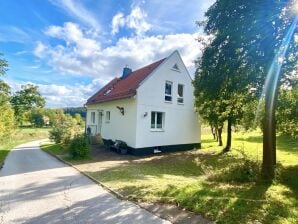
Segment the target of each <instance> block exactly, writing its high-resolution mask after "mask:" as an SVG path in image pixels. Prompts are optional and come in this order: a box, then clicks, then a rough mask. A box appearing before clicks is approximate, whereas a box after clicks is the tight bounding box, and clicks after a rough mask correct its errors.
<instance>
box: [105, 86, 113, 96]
mask: <svg viewBox="0 0 298 224" xmlns="http://www.w3.org/2000/svg"><path fill="white" fill-rule="evenodd" d="M112 90H113V87H111V88H109V89H108V90H107V91H105V92H104V94H103V95H104V96H107V95H109V94H110V92H112Z"/></svg>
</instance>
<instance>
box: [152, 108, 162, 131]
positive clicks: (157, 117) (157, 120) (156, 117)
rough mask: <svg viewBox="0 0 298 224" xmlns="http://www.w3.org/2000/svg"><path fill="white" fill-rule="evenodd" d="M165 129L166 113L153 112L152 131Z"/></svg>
mask: <svg viewBox="0 0 298 224" xmlns="http://www.w3.org/2000/svg"><path fill="white" fill-rule="evenodd" d="M163 128H164V113H163V112H154V111H152V112H151V129H163Z"/></svg>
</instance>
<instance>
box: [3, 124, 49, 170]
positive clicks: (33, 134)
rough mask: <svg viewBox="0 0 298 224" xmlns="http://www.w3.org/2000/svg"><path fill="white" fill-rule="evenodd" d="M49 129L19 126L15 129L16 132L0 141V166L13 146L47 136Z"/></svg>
mask: <svg viewBox="0 0 298 224" xmlns="http://www.w3.org/2000/svg"><path fill="white" fill-rule="evenodd" d="M48 132H49V129H47V128H19V129H17V130H16V133H15V134H14V135H13V136H12V137H10V138H8V139H5V140H2V141H1V142H0V167H1V166H2V164H3V163H4V160H5V158H6V156H7V155H8V153H9V151H10V150H11V149H13V148H14V147H15V146H17V145H19V144H22V143H25V142H29V141H34V140H38V139H43V138H47V137H48Z"/></svg>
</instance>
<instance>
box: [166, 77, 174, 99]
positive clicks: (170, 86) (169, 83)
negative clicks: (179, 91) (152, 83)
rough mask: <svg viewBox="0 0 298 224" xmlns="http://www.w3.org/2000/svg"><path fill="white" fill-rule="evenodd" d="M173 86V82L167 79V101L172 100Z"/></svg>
mask: <svg viewBox="0 0 298 224" xmlns="http://www.w3.org/2000/svg"><path fill="white" fill-rule="evenodd" d="M172 86H173V83H172V82H170V81H166V84H165V101H166V102H172Z"/></svg>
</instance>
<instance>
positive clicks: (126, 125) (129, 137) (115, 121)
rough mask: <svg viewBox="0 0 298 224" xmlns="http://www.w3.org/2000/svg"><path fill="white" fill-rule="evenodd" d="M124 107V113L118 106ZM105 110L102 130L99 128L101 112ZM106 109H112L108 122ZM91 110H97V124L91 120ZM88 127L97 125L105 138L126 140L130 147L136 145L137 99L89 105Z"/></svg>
mask: <svg viewBox="0 0 298 224" xmlns="http://www.w3.org/2000/svg"><path fill="white" fill-rule="evenodd" d="M117 106H119V107H123V108H124V115H122V114H121V113H120V111H119V109H118V108H117ZM100 111H103V117H102V126H101V130H99V128H98V124H99V112H100ZM106 111H110V122H106ZM91 112H95V114H96V116H95V119H96V120H95V124H92V122H91ZM86 122H87V127H88V126H93V125H96V126H97V133H99V132H101V135H102V137H103V138H104V139H112V140H113V141H115V140H122V141H125V142H126V143H127V144H128V145H129V146H130V147H133V148H135V147H136V100H135V99H134V98H128V99H123V100H115V101H110V102H105V103H101V104H94V105H89V106H87V120H86Z"/></svg>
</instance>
